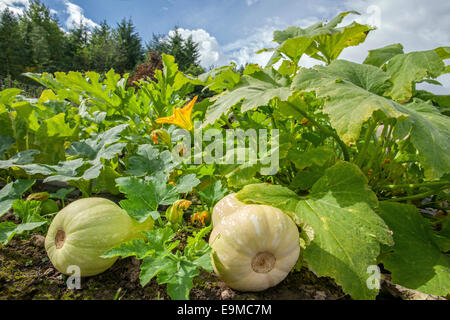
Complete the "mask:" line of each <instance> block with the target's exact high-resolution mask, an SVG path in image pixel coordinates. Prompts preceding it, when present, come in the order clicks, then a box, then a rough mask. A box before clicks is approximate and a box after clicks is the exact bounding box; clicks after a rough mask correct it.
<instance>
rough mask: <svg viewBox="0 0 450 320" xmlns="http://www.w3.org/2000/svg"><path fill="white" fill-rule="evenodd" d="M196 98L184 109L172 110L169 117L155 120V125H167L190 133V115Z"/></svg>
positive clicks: (191, 126) (191, 127)
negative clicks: (172, 125)
mask: <svg viewBox="0 0 450 320" xmlns="http://www.w3.org/2000/svg"><path fill="white" fill-rule="evenodd" d="M197 98H198V96H195V97H194V99H192V100H191V102H189V103H188V104H187V105H186V106H185V107H183V108H180V109H175V110H173V115H171V116H170V117H165V118H159V119H156V123H169V124H174V125H176V126H179V127H181V128H183V129H186V130H188V131H191V130H192V129H193V125H192V121H191V113H192V109H193V108H194V104H195V102H196V101H197Z"/></svg>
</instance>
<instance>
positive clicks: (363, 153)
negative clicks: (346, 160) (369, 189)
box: [355, 121, 377, 167]
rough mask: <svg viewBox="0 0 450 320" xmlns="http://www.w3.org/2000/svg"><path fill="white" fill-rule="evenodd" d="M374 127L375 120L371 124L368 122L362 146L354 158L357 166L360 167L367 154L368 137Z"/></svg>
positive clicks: (375, 124) (375, 125)
mask: <svg viewBox="0 0 450 320" xmlns="http://www.w3.org/2000/svg"><path fill="white" fill-rule="evenodd" d="M376 127H377V121H374V122H372V123H371V124H369V127H368V128H367V131H366V135H365V137H364V145H363V148H362V149H361V152H360V153H359V154H358V157H357V158H356V160H355V164H357V165H358V166H359V167H362V165H363V163H364V158H365V156H366V154H367V149H368V148H369V144H370V137H371V136H372V134H373V132H374V131H375V129H376Z"/></svg>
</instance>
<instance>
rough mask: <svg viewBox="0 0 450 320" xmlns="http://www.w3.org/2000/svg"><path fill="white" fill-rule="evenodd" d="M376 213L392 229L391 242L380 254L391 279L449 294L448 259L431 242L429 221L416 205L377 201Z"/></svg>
mask: <svg viewBox="0 0 450 320" xmlns="http://www.w3.org/2000/svg"><path fill="white" fill-rule="evenodd" d="M380 216H381V217H382V218H383V219H384V221H386V223H387V225H388V226H389V228H391V229H392V231H393V232H394V241H395V245H394V247H393V248H390V250H389V251H390V253H387V254H385V255H383V258H382V259H383V261H382V262H383V264H384V266H385V268H386V269H388V270H389V271H390V272H391V273H392V282H394V283H397V284H399V285H402V286H405V287H407V288H410V289H415V290H418V291H421V292H424V293H428V294H434V295H438V296H446V295H447V294H449V293H450V258H449V257H448V255H446V254H443V253H442V252H441V251H440V249H439V246H438V245H437V244H436V243H435V239H434V235H433V231H431V224H430V222H429V221H428V220H426V219H424V218H423V217H422V216H421V215H420V213H419V212H418V210H417V208H416V207H414V206H411V205H405V204H399V203H388V202H382V203H380Z"/></svg>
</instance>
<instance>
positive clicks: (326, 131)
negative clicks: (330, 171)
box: [286, 101, 350, 161]
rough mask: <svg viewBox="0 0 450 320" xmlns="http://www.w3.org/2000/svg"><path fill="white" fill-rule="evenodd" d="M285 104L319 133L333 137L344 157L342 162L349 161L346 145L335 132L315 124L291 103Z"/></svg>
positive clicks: (311, 118) (306, 114)
mask: <svg viewBox="0 0 450 320" xmlns="http://www.w3.org/2000/svg"><path fill="white" fill-rule="evenodd" d="M286 103H287V104H288V105H289V106H290V107H292V108H293V109H295V111H297V112H298V113H300V114H301V115H302V116H303V117H305V118H306V119H308V120H309V121H310V122H311V123H312V124H313V125H314V126H315V127H316V128H318V129H319V130H320V131H322V132H323V133H325V134H327V135H329V136H331V137H333V138H334V139H335V140H336V142H337V143H338V144H339V146H340V147H341V149H342V154H343V155H344V160H345V161H350V153H349V151H348V148H347V145H346V144H345V143H344V141H342V140H341V138H339V136H338V135H337V133H336V132H334V131H332V130H330V129H328V128H327V127H325V126H323V125H321V124H320V123H319V122H317V121H316V120H315V119H314V118H313V117H312V116H310V115H309V114H308V113H306V112H305V111H303V110H301V109H300V108H298V107H297V106H296V105H294V104H293V103H291V102H289V101H286Z"/></svg>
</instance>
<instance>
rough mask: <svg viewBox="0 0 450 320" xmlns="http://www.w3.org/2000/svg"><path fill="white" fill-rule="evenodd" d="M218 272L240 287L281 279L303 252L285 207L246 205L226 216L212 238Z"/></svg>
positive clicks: (247, 288)
mask: <svg viewBox="0 0 450 320" xmlns="http://www.w3.org/2000/svg"><path fill="white" fill-rule="evenodd" d="M209 244H210V246H211V247H212V254H211V256H212V265H213V268H214V271H215V273H216V274H217V275H218V276H219V277H220V278H221V279H222V281H224V282H225V283H226V284H227V285H228V286H229V287H231V288H233V289H236V290H239V291H262V290H265V289H267V288H270V287H273V286H275V285H277V284H278V283H280V282H281V281H282V280H283V279H284V278H286V276H287V275H288V274H289V272H290V271H291V270H292V268H293V267H294V265H295V263H296V262H297V260H298V257H299V254H300V244H299V232H298V228H297V226H296V224H295V223H294V222H293V221H292V220H291V218H289V216H287V215H286V214H285V213H283V212H282V211H281V210H279V209H277V208H274V207H271V206H266V205H246V206H243V207H241V208H239V209H237V210H236V211H234V212H233V213H232V214H230V215H227V216H225V217H223V219H222V220H221V221H220V223H218V224H217V226H215V227H214V229H213V231H212V232H211V235H210V238H209Z"/></svg>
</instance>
